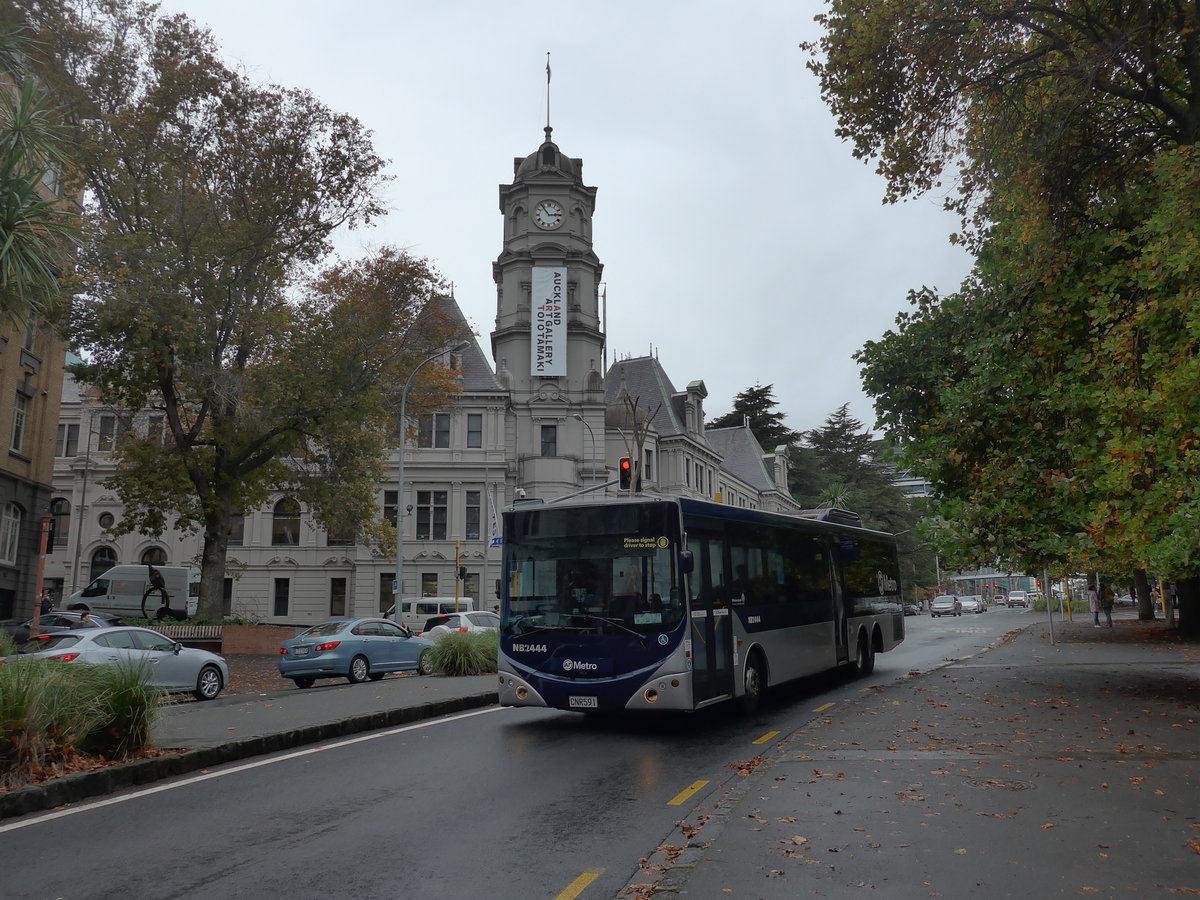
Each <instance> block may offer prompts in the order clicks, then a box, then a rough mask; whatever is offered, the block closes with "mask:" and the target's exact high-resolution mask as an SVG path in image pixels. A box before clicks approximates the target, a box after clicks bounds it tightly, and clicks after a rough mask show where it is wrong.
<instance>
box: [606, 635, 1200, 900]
mask: <svg viewBox="0 0 1200 900" xmlns="http://www.w3.org/2000/svg"><path fill="white" fill-rule="evenodd" d="M1055 625H1056V638H1057V643H1056V644H1054V645H1051V643H1050V639H1049V634H1048V630H1047V627H1046V623H1045V621H1044V620H1043V621H1042V622H1039V623H1035V624H1031V625H1030V626H1028V627H1026V628H1025V629H1024V630H1023V631H1021V632H1018V633H1017V634H1016V635H1015V636H1013V637H1011V638H1010V639H1007V640H1005V641H1003V642H1001V643H1000V645H999V646H995V647H993V648H990V649H988V650H986V651H984V652H982V653H979V654H976V655H975V656H974V657H972V658H969V659H963V660H959V661H956V662H953V663H950V664H948V665H947V666H945V667H943V668H941V669H938V670H935V671H933V672H929V673H927V674H924V675H920V676H918V677H915V678H908V679H904V680H902V681H900V682H899V683H896V684H892V685H888V686H886V687H880V688H879V689H877V690H875V691H870V692H867V693H860V691H859V688H860V687H861V685H862V684H863V682H850V683H848V686H847V691H846V697H845V700H844V702H843V703H841V704H839V706H837V707H835V708H833V709H831V710H829V711H828V712H827V713H825V714H824V715H822V716H819V717H817V718H814V719H813V720H812V721H811V722H810V723H809V725H807V726H806V727H804V728H803V729H801V730H800V731H798V732H796V733H794V734H793V735H791V736H790V737H788V738H787V739H786V740H784V741H782V742H781V743H779V744H777V745H776V746H775V747H774V748H773V750H772V751H770V752H768V753H767V754H766V755H765V758H763V759H762V760H761V762H759V764H758V765H757V767H756V768H754V769H753V771H752V773H751V774H749V775H748V776H746V777H738V776H736V775H735V776H732V777H731V778H730V779H729V781H727V782H726V784H725V786H724V787H725V790H724V791H723V795H722V797H721V799H720V800H719V802H718V803H717V804H716V805H715V806H714V807H713V808H711V809H706V810H699V811H697V813H696V814H694V815H693V817H692V818H691V819H689V820H687V821H685V822H683V823H681V824H680V828H679V830H678V833H677V834H676V835H675V837H674V838H673V839H670V840H668V841H667V842H666V843H665V844H664V845H663V847H661V848H660V849H659V851H658V853H656V854H655V855H654V857H652V858H650V859H649V860H648V861H647V863H646V865H645V868H644V877H640V878H636V879H635V880H634V881H633V882H631V885H630V886H634V885H638V886H639V888H640V889H639V890H638V891H637V892H636V896H638V897H646V896H650V892H649V890H648V887H649V886H650V885H654V886H655V888H654V891H653V896H654V897H662V896H679V897H686V898H689V900H716V898H721V900H727V898H758V900H783V898H788V900H792V898H795V897H800V896H805V897H808V896H816V897H861V896H868V895H872V892H874V893H873V895H874V896H880V897H887V898H888V900H906V898H928V897H947V898H958V897H985V898H989V900H990V898H1000V897H1022V898H1033V897H1037V898H1042V897H1057V896H1063V897H1066V896H1070V897H1075V896H1097V897H1117V896H1131V895H1136V896H1146V895H1150V896H1168V895H1177V894H1186V895H1195V894H1200V855H1198V854H1200V643H1194V642H1192V643H1188V642H1181V641H1179V640H1177V639H1175V638H1174V636H1173V635H1171V634H1170V633H1168V632H1166V631H1165V629H1164V628H1163V626H1162V623H1161V622H1158V623H1144V624H1143V623H1139V622H1136V621H1119V622H1118V623H1117V625H1116V627H1114V628H1111V629H1109V628H1100V629H1094V628H1093V627H1092V625H1091V622H1090V619H1089V620H1085V621H1083V622H1080V621H1078V620H1077V621H1076V622H1074V623H1062V624H1060V623H1057V622H1056V623H1055ZM867 683H869V681H868V682H867ZM856 685H857V686H856Z"/></svg>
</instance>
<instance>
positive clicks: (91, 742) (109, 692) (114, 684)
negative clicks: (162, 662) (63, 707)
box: [80, 666, 162, 759]
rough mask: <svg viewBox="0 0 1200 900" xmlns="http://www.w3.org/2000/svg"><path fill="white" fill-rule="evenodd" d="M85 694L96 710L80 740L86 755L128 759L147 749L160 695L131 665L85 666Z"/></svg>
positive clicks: (142, 674)
mask: <svg viewBox="0 0 1200 900" xmlns="http://www.w3.org/2000/svg"><path fill="white" fill-rule="evenodd" d="M81 671H83V672H86V678H87V685H86V693H87V695H88V696H90V697H91V698H93V701H92V702H93V703H94V705H95V707H96V717H95V724H94V725H93V727H92V728H91V729H90V730H88V731H87V732H86V733H85V734H84V735H83V736H82V738H81V740H80V749H82V750H83V751H84V752H85V753H93V754H96V755H98V756H105V757H108V758H109V759H128V758H129V757H131V756H135V755H136V754H138V753H141V752H142V751H144V750H145V749H146V748H147V747H149V746H150V732H151V730H152V729H153V727H154V722H155V721H156V720H157V719H158V715H159V713H160V712H161V710H162V694H161V692H159V690H158V689H157V688H155V687H153V686H152V685H151V684H150V683H149V681H148V680H147V677H146V674H145V673H144V672H143V671H142V670H141V669H138V668H133V667H131V666H88V667H85V668H83V669H82V670H81Z"/></svg>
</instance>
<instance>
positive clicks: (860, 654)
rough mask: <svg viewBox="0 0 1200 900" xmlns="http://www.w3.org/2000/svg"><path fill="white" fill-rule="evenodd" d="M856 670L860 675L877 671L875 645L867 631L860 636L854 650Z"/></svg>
mask: <svg viewBox="0 0 1200 900" xmlns="http://www.w3.org/2000/svg"><path fill="white" fill-rule="evenodd" d="M854 671H855V672H856V673H858V674H859V675H870V674H871V673H872V672H874V671H875V647H874V646H872V644H871V638H870V637H869V636H868V635H867V633H866V632H865V631H864V632H862V633H861V634H859V636H858V645H857V647H856V648H855V651H854Z"/></svg>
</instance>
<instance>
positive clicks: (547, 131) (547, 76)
mask: <svg viewBox="0 0 1200 900" xmlns="http://www.w3.org/2000/svg"><path fill="white" fill-rule="evenodd" d="M546 133H547V134H549V133H550V51H549V50H547V51H546Z"/></svg>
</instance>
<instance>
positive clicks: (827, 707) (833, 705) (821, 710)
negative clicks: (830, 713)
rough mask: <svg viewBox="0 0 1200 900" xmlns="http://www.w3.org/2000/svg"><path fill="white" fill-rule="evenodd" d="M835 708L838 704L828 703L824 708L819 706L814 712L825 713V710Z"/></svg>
mask: <svg viewBox="0 0 1200 900" xmlns="http://www.w3.org/2000/svg"><path fill="white" fill-rule="evenodd" d="M835 706H837V704H836V703H826V704H825V705H824V706H818V707H817V708H816V709H814V710H813V712H825V710H827V709H832V708H833V707H835Z"/></svg>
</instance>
